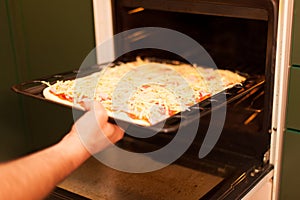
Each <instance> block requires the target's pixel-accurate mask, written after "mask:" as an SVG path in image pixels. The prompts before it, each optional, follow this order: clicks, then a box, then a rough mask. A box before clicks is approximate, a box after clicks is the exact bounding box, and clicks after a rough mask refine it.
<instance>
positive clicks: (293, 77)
mask: <svg viewBox="0 0 300 200" xmlns="http://www.w3.org/2000/svg"><path fill="white" fill-rule="evenodd" d="M286 120H287V121H286V125H287V128H291V129H297V130H300V68H298V67H291V69H290V81H289V96H288V103H287V118H286Z"/></svg>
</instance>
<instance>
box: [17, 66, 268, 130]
mask: <svg viewBox="0 0 300 200" xmlns="http://www.w3.org/2000/svg"><path fill="white" fill-rule="evenodd" d="M104 65H106V64H103V65H102V66H104ZM99 68H101V66H99V65H97V66H93V67H91V68H90V69H89V70H87V71H86V72H80V75H88V74H91V73H94V72H97V71H99ZM77 75H78V71H77V70H74V71H69V72H64V73H59V74H55V75H51V76H46V77H42V78H39V79H35V80H31V81H27V82H23V83H20V84H16V85H14V86H13V87H12V89H13V90H14V91H15V92H17V93H20V94H23V95H26V96H30V97H33V98H37V99H41V100H43V101H48V102H51V103H55V104H59V103H56V102H54V101H51V100H48V99H46V98H45V97H44V96H43V90H44V89H45V88H46V87H47V86H46V85H45V84H43V83H42V82H43V81H46V82H49V83H51V84H53V83H55V82H56V81H58V80H71V79H75V78H76V76H77ZM241 75H243V76H246V78H247V79H246V81H245V82H244V83H243V85H242V86H241V85H236V86H234V87H232V88H230V89H227V90H225V91H223V92H224V93H225V94H226V102H224V103H222V104H220V105H219V106H224V105H226V104H228V103H231V102H233V101H235V100H237V99H239V98H241V97H243V96H245V95H246V94H248V93H250V92H251V91H252V90H254V89H256V88H258V87H261V86H262V85H263V83H264V80H265V79H264V77H263V76H259V75H254V76H250V75H248V74H241ZM221 93H222V92H221ZM221 93H219V94H216V95H214V96H212V97H210V98H207V99H206V100H204V101H201V102H200V103H198V104H195V105H194V106H192V107H191V109H189V110H186V111H183V112H181V113H177V114H175V115H173V116H171V117H169V118H167V119H165V120H163V121H161V122H159V123H157V124H154V125H151V126H141V125H138V124H135V123H133V122H128V121H123V120H119V119H117V122H118V125H120V126H121V127H122V128H123V129H125V130H132V131H135V130H136V129H139V130H140V129H141V128H142V129H143V130H146V131H152V132H153V131H154V132H164V133H170V132H174V131H176V130H177V129H178V128H179V126H184V125H187V124H189V123H190V122H191V121H193V120H195V119H194V118H193V117H195V116H198V117H199V112H200V116H204V115H206V114H209V113H210V112H211V111H212V109H211V101H218V95H220V94H221ZM61 105H62V104H61ZM64 106H65V105H64ZM193 113H194V115H193ZM109 121H110V122H112V123H115V122H116V119H114V118H112V117H110V118H109Z"/></svg>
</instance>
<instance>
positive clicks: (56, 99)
mask: <svg viewBox="0 0 300 200" xmlns="http://www.w3.org/2000/svg"><path fill="white" fill-rule="evenodd" d="M50 89H51V87H50V86H49V87H46V88H45V89H44V90H43V96H44V97H45V98H46V99H48V100H50V101H52V102H55V103H58V104H62V105H65V106H68V107H73V108H76V109H79V110H82V111H85V108H84V107H82V106H81V105H79V104H74V103H73V102H70V101H68V100H64V99H61V98H59V97H58V96H56V95H55V94H53V93H52V92H50ZM106 112H107V115H108V116H110V117H113V118H114V119H115V120H123V121H126V122H130V123H134V124H138V125H142V126H150V124H149V122H147V121H144V120H138V119H132V118H130V117H129V116H128V115H127V114H125V113H121V112H120V113H113V112H110V111H108V110H106ZM117 123H118V122H117Z"/></svg>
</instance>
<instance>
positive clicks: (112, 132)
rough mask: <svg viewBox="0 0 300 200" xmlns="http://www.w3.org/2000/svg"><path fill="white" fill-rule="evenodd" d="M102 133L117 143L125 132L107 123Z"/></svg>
mask: <svg viewBox="0 0 300 200" xmlns="http://www.w3.org/2000/svg"><path fill="white" fill-rule="evenodd" d="M102 132H103V133H104V134H105V136H106V137H107V138H108V139H109V140H110V141H111V142H112V143H115V142H117V141H119V140H120V139H122V138H123V135H124V131H123V130H122V129H120V128H119V127H118V126H116V125H113V124H111V123H107V124H106V125H105V126H104V127H103V129H102Z"/></svg>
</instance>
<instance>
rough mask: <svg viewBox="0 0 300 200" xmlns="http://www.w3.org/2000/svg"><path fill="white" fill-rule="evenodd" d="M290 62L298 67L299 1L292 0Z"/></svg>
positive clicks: (299, 35)
mask: <svg viewBox="0 0 300 200" xmlns="http://www.w3.org/2000/svg"><path fill="white" fill-rule="evenodd" d="M292 34H293V35H292V52H291V64H292V65H297V66H299V67H300V1H299V0H294V20H293V33H292Z"/></svg>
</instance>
